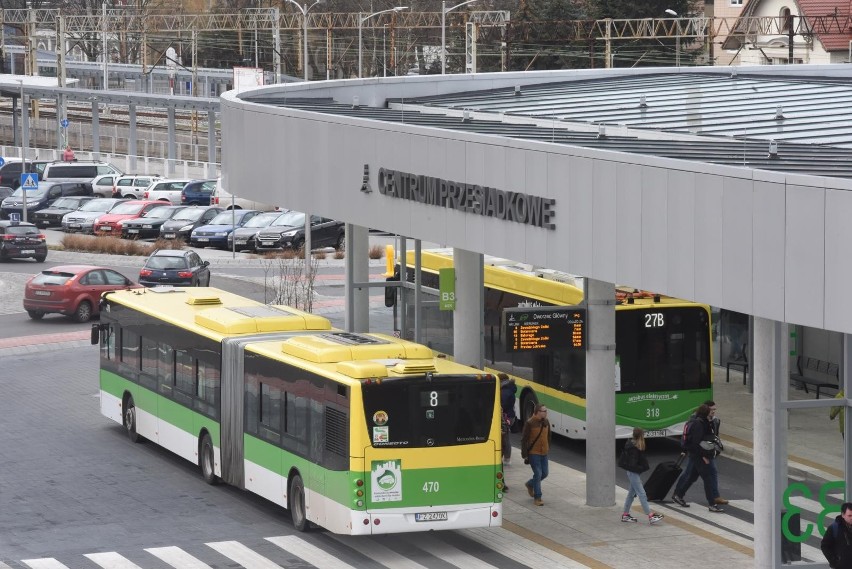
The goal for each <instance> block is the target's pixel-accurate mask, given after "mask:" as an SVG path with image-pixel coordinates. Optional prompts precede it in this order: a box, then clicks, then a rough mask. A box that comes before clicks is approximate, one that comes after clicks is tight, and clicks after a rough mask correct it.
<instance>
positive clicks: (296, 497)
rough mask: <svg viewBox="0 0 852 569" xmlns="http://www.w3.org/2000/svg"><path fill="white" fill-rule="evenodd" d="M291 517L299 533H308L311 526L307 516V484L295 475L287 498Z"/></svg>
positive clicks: (291, 479) (291, 480)
mask: <svg viewBox="0 0 852 569" xmlns="http://www.w3.org/2000/svg"><path fill="white" fill-rule="evenodd" d="M287 502H288V504H289V506H288V509H289V510H290V516H291V517H292V518H293V527H295V528H296V529H297V530H298V531H308V529H309V528H310V524H309V523H308V517H307V515H306V514H305V483H304V482H302V477H301V476H299V475H298V474H294V475H293V476H292V477H291V478H290V492H289V494H288V497H287Z"/></svg>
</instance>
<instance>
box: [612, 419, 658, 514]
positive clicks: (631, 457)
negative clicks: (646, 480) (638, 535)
mask: <svg viewBox="0 0 852 569" xmlns="http://www.w3.org/2000/svg"><path fill="white" fill-rule="evenodd" d="M618 466H619V467H621V468H623V469H624V471H625V472H626V473H627V480H628V481H629V482H630V488H629V489H628V490H627V498H626V499H625V500H624V509H623V510H622V511H623V512H624V513H623V514H621V521H622V522H628V523H636V522H637V521H638V520H637V519H636V518H634V517H633V516H632V515H630V507H631V506H632V505H633V499H634V498H635V497H636V496H639V503H640V504H641V505H642V510H643V511H644V512H645V515H646V516H648V523H650V524H655V523H657V522H659V521H660V520H662V519H663V517H664V516H663V514H659V513H657V512H652V511H651V507H650V506H649V505H648V496H647V495H646V494H645V487H644V486H643V485H642V479H641V478H640V477H639V475H640V474H642V473H643V472H645V471H647V470H648V468H649V466H648V459H647V458H646V457H645V431H643V430H642V428H641V427H635V428H634V429H633V438H630V439H628V440H627V442H625V443H624V448H623V449H622V450H621V456H620V457H619V459H618Z"/></svg>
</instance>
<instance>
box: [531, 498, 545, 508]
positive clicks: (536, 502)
mask: <svg viewBox="0 0 852 569" xmlns="http://www.w3.org/2000/svg"><path fill="white" fill-rule="evenodd" d="M533 503H534V504H535V505H536V506H544V502H543V501H542V500H541V498H536V499H535V501H534V502H533Z"/></svg>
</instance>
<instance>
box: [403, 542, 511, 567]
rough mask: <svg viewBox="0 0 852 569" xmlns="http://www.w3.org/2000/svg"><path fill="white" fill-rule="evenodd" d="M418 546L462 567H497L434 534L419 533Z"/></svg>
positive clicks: (442, 559)
mask: <svg viewBox="0 0 852 569" xmlns="http://www.w3.org/2000/svg"><path fill="white" fill-rule="evenodd" d="M417 546H418V547H419V548H421V549H423V550H424V551H428V552H429V553H431V554H432V555H434V556H435V557H437V558H438V559H440V560H441V561H444V562H445V563H449V564H450V565H452V566H454V567H459V568H460V569H462V568H464V569H468V568H470V569H495V567H494V565H491V564H490V563H486V562H485V561H483V560H482V559H480V558H478V557H475V556H473V555H471V554H470V553H465V552H464V551H462V550H461V549H459V548H457V547H454V546H452V545H450V544H449V543H444V542H443V541H440V540H438V539H436V538H435V537H434V536H433V535H432V534H418V536H417Z"/></svg>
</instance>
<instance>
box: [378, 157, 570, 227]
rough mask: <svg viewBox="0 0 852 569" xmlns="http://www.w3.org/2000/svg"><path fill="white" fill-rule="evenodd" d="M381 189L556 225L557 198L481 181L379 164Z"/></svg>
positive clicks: (388, 193)
mask: <svg viewBox="0 0 852 569" xmlns="http://www.w3.org/2000/svg"><path fill="white" fill-rule="evenodd" d="M378 182H379V183H378V185H379V193H380V194H383V195H386V196H390V197H393V198H400V199H404V200H411V201H416V202H420V203H424V204H428V205H434V206H438V207H446V208H450V209H455V210H459V211H464V212H469V213H473V214H477V215H484V216H486V217H494V218H496V219H503V220H506V221H517V222H518V223H525V224H527V225H533V226H535V227H544V228H545V229H555V228H556V225H555V224H554V223H553V217H554V215H555V210H554V206H555V205H556V200H555V199H553V198H543V197H541V196H534V195H531V194H525V193H521V192H509V191H505V190H498V189H497V188H491V187H488V186H480V185H479V184H467V183H464V182H454V181H452V180H443V179H441V178H434V177H432V176H424V175H420V174H410V173H408V172H400V171H399V170H389V169H387V168H379V179H378Z"/></svg>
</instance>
